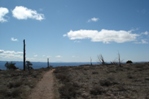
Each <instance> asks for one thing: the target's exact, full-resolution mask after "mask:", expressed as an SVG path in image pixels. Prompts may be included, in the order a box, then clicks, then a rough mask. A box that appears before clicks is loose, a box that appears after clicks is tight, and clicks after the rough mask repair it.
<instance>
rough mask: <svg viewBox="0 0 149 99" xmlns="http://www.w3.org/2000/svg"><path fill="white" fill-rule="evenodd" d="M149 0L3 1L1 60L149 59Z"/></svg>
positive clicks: (1, 12)
mask: <svg viewBox="0 0 149 99" xmlns="http://www.w3.org/2000/svg"><path fill="white" fill-rule="evenodd" d="M148 4H149V0H0V60H1V61H22V60H23V39H25V41H26V58H27V60H29V61H36V62H46V61H47V58H49V60H50V62H89V61H90V60H91V59H92V61H93V62H98V61H99V60H98V56H99V55H102V56H103V57H104V60H105V61H107V62H113V61H117V60H118V53H120V57H121V61H123V62H126V61H127V60H132V61H135V62H138V61H149V51H148V49H149V6H148Z"/></svg>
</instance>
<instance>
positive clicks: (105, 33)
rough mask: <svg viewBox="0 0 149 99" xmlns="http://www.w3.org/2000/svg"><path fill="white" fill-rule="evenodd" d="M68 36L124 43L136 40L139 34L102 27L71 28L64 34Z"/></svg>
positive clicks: (72, 38) (74, 38)
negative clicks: (96, 28)
mask: <svg viewBox="0 0 149 99" xmlns="http://www.w3.org/2000/svg"><path fill="white" fill-rule="evenodd" d="M63 36H64V37H68V38H69V39H70V40H77V39H91V41H92V42H103V43H110V42H116V43H124V42H130V41H135V40H136V38H137V36H139V35H138V34H134V33H132V31H125V30H119V31H117V30H106V29H102V30H101V31H97V30H77V31H73V30H70V31H69V32H68V33H67V34H64V35H63Z"/></svg>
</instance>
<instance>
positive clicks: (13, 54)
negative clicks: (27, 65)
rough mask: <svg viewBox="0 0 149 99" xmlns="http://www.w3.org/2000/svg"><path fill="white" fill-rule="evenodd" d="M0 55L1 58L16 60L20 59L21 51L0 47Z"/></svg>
mask: <svg viewBox="0 0 149 99" xmlns="http://www.w3.org/2000/svg"><path fill="white" fill-rule="evenodd" d="M0 57H1V58H3V59H6V60H7V59H9V60H15V59H16V60H18V59H22V57H23V52H20V51H10V50H1V49H0Z"/></svg>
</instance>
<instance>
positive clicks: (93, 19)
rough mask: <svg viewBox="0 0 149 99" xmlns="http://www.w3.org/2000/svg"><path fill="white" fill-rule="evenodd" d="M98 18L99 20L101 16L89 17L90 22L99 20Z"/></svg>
mask: <svg viewBox="0 0 149 99" xmlns="http://www.w3.org/2000/svg"><path fill="white" fill-rule="evenodd" d="M98 20H99V18H95V17H93V18H91V19H89V20H88V22H97V21H98Z"/></svg>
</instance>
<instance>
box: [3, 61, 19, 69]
mask: <svg viewBox="0 0 149 99" xmlns="http://www.w3.org/2000/svg"><path fill="white" fill-rule="evenodd" d="M15 64H16V63H13V62H6V63H5V67H6V68H7V69H8V70H15V69H18V68H17V67H16V66H15Z"/></svg>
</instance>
